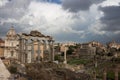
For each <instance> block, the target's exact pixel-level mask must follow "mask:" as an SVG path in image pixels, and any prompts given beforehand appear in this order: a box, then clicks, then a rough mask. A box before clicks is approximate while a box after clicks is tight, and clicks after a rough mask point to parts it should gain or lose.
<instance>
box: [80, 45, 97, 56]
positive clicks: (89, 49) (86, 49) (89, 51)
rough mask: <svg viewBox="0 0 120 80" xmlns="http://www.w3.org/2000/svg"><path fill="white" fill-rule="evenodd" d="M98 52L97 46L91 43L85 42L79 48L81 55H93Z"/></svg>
mask: <svg viewBox="0 0 120 80" xmlns="http://www.w3.org/2000/svg"><path fill="white" fill-rule="evenodd" d="M95 54H96V47H94V46H93V45H92V44H91V43H83V44H81V45H80V48H79V55H80V56H93V55H95Z"/></svg>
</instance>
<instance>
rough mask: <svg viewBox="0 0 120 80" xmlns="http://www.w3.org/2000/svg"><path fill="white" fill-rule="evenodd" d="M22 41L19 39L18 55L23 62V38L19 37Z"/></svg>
mask: <svg viewBox="0 0 120 80" xmlns="http://www.w3.org/2000/svg"><path fill="white" fill-rule="evenodd" d="M19 38H20V39H19V54H18V60H19V61H20V62H21V61H22V59H21V57H22V55H21V54H22V38H21V37H19Z"/></svg>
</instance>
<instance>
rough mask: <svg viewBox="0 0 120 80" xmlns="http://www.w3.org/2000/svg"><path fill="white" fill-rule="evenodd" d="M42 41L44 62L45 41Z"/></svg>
mask: <svg viewBox="0 0 120 80" xmlns="http://www.w3.org/2000/svg"><path fill="white" fill-rule="evenodd" d="M42 41H43V61H44V55H45V50H46V45H47V44H46V41H45V40H42Z"/></svg>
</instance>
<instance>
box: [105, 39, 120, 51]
mask: <svg viewBox="0 0 120 80" xmlns="http://www.w3.org/2000/svg"><path fill="white" fill-rule="evenodd" d="M107 46H108V47H109V48H116V49H120V44H119V43H116V42H115V41H113V42H109V43H108V44H107Z"/></svg>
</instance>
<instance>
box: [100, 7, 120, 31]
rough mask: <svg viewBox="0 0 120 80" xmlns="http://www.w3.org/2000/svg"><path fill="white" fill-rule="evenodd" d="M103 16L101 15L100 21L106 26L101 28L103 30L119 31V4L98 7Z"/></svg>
mask: <svg viewBox="0 0 120 80" xmlns="http://www.w3.org/2000/svg"><path fill="white" fill-rule="evenodd" d="M99 9H100V10H101V11H102V12H103V13H104V16H103V17H101V19H100V20H101V22H102V23H103V24H105V25H106V26H105V27H103V28H101V30H104V31H111V32H115V31H120V6H107V7H100V8H99Z"/></svg>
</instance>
